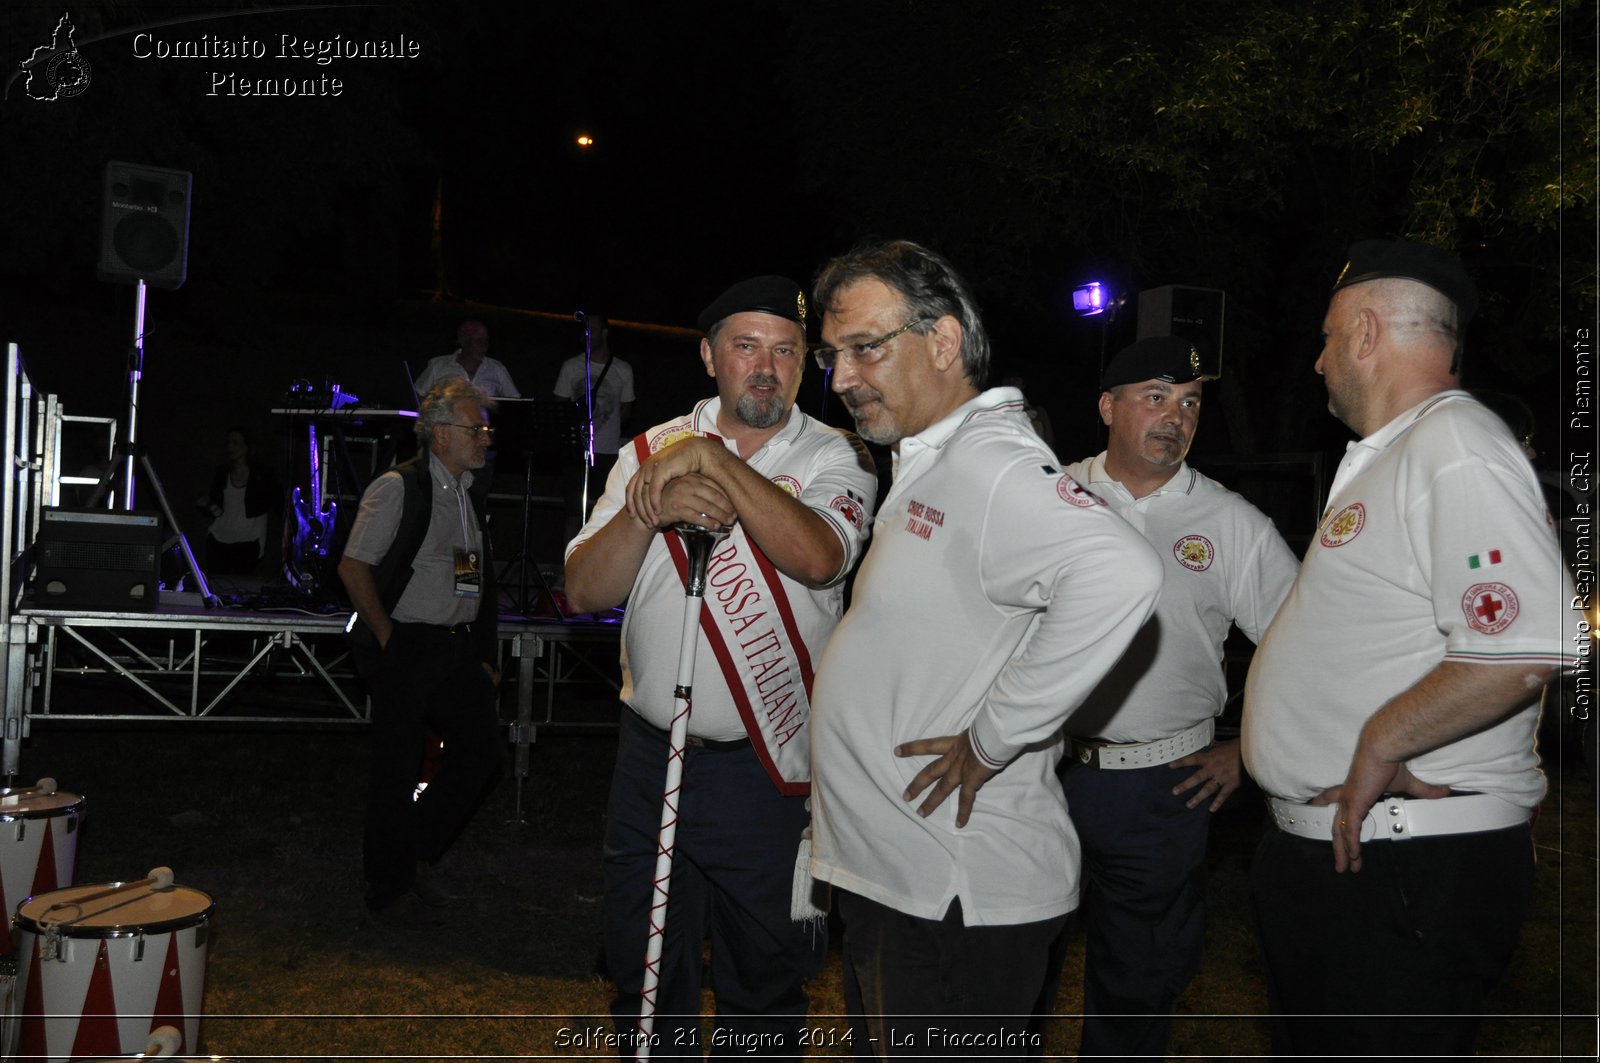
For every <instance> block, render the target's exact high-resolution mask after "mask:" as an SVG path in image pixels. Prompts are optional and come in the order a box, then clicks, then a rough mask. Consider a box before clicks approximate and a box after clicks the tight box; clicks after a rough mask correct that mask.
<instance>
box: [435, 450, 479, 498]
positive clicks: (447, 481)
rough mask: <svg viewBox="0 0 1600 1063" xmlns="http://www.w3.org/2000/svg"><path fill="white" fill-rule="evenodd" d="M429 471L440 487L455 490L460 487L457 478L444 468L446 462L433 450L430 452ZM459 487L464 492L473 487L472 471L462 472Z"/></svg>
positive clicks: (464, 470) (463, 470) (465, 470)
mask: <svg viewBox="0 0 1600 1063" xmlns="http://www.w3.org/2000/svg"><path fill="white" fill-rule="evenodd" d="M428 471H429V472H431V473H433V482H434V483H436V484H438V485H439V486H440V487H446V488H452V489H454V488H455V487H457V486H458V485H457V483H456V480H455V478H454V477H452V476H451V475H450V470H449V469H447V468H445V467H444V462H442V461H440V460H439V455H437V454H435V453H434V452H433V451H432V449H430V450H429V451H428ZM459 486H460V489H461V490H463V491H465V490H466V489H467V488H469V487H471V486H472V470H471V469H462V470H461V482H460V484H459Z"/></svg>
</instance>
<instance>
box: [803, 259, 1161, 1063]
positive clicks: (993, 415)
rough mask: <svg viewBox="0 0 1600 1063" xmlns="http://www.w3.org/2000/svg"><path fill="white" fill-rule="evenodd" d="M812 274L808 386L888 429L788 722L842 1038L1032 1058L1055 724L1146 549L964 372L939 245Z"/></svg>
mask: <svg viewBox="0 0 1600 1063" xmlns="http://www.w3.org/2000/svg"><path fill="white" fill-rule="evenodd" d="M816 293H817V303H818V305H819V306H820V307H821V308H822V313H823V326H822V341H823V343H824V345H825V346H823V347H821V348H819V349H818V350H817V352H816V354H817V357H818V360H819V362H820V363H821V364H822V368H824V369H825V370H828V371H830V372H831V373H832V377H833V381H832V386H833V390H834V391H835V392H836V393H838V394H839V395H840V397H841V398H842V399H843V400H844V402H845V405H846V406H847V407H848V408H849V409H850V412H851V415H852V416H853V417H854V418H855V421H856V430H857V431H858V432H859V433H860V434H861V436H862V437H863V438H865V439H866V440H868V441H869V442H874V443H882V444H884V445H888V446H892V447H893V448H894V483H893V485H892V486H891V487H890V489H889V493H888V495H887V497H886V498H885V499H884V502H883V508H882V510H881V511H880V513H879V515H878V519H877V522H876V523H875V525H874V528H873V544H872V547H871V549H870V550H869V551H868V552H867V557H866V560H865V561H863V562H862V565H861V571H860V573H859V574H858V576H857V579H856V583H855V588H854V591H853V594H852V598H851V605H850V609H849V611H848V612H847V613H846V614H845V617H844V620H843V621H841V622H840V624H839V628H838V630H837V631H835V632H834V636H833V639H832V640H831V641H830V642H829V643H828V648H827V650H826V651H825V652H824V654H823V657H822V662H821V664H820V665H818V669H817V687H816V698H815V702H816V715H815V727H814V733H813V736H812V753H813V756H812V763H813V771H814V773H815V774H814V777H815V781H816V791H815V793H814V796H813V812H814V826H813V829H814V832H815V836H816V837H815V845H814V848H813V860H812V870H813V872H814V873H815V874H816V875H817V877H818V878H821V879H825V880H827V881H828V882H831V883H832V884H833V887H834V891H835V898H836V900H837V907H838V912H839V915H840V917H841V919H842V921H843V923H844V959H845V1004H846V1007H847V1008H848V1009H849V1011H850V1013H851V1016H852V1037H853V1039H854V1050H855V1051H856V1052H857V1053H858V1054H860V1055H861V1056H863V1057H865V1056H868V1055H871V1054H874V1053H889V1054H893V1055H905V1054H910V1055H920V1056H925V1057H926V1056H931V1057H938V1058H953V1057H956V1056H973V1055H979V1056H983V1057H986V1058H993V1057H999V1056H1021V1055H1027V1054H1030V1053H1031V1054H1034V1055H1037V1054H1038V1051H1039V1048H1040V1047H1041V1041H1040V1033H1041V1031H1040V1030H1039V1029H1038V1024H1037V1023H1036V1022H1035V1021H1033V1019H1032V1016H1034V1015H1037V1014H1039V1013H1040V1012H1041V1011H1043V1012H1046V1013H1047V1012H1048V1011H1049V1009H1050V1007H1051V1005H1052V1004H1053V1000H1051V999H1050V998H1049V996H1048V991H1049V989H1050V988H1051V987H1052V986H1053V985H1054V980H1055V973H1056V971H1057V970H1058V968H1059V958H1058V956H1057V954H1056V953H1055V951H1054V949H1053V947H1052V946H1053V944H1054V942H1055V941H1056V939H1057V937H1058V936H1059V934H1060V933H1061V931H1062V929H1063V927H1064V926H1065V923H1066V920H1067V916H1068V914H1069V913H1070V912H1071V911H1072V910H1073V909H1074V908H1076V907H1077V903H1078V881H1077V878H1078V843H1077V837H1076V835H1075V834H1074V833H1073V830H1072V823H1071V821H1070V820H1069V818H1068V816H1067V806H1066V802H1065V801H1064V800H1063V798H1062V795H1061V787H1060V786H1059V785H1058V784H1057V782H1056V780H1055V777H1054V776H1055V769H1056V765H1057V764H1058V763H1059V762H1060V758H1061V742H1060V739H1059V731H1060V727H1061V724H1062V721H1064V720H1065V719H1066V717H1067V714H1068V713H1070V712H1071V711H1072V709H1073V708H1074V707H1076V705H1077V703H1078V702H1079V700H1081V699H1082V697H1083V696H1084V695H1085V694H1086V693H1088V691H1089V690H1090V689H1091V688H1092V687H1093V686H1094V684H1095V683H1096V682H1097V681H1099V679H1100V677H1101V676H1102V675H1104V674H1105V672H1106V669H1108V668H1109V667H1111V665H1112V663H1113V662H1114V661H1115V660H1116V659H1117V657H1118V656H1119V655H1120V654H1121V653H1122V650H1123V647H1125V646H1126V645H1127V643H1128V640H1129V639H1131V638H1132V637H1133V634H1134V632H1135V631H1137V630H1138V628H1139V626H1140V625H1141V624H1143V623H1144V621H1145V618H1146V617H1147V616H1149V613H1150V609H1151V607H1152V606H1153V605H1154V604H1155V599H1156V595H1157V593H1158V590H1159V587H1160V582H1161V569H1160V562H1159V561H1158V560H1157V559H1156V557H1155V556H1154V552H1153V551H1152V550H1151V549H1150V546H1149V544H1148V543H1146V542H1145V541H1144V540H1143V539H1141V538H1140V537H1139V535H1138V533H1136V532H1135V531H1134V530H1133V529H1132V528H1130V527H1129V526H1128V524H1127V522H1126V521H1123V520H1122V519H1120V518H1119V517H1117V516H1116V515H1115V514H1114V513H1112V512H1111V511H1110V510H1109V509H1107V508H1106V506H1105V504H1104V503H1103V502H1101V501H1099V500H1098V499H1096V498H1095V497H1094V496H1093V495H1090V494H1089V493H1088V492H1086V491H1084V490H1083V489H1082V488H1081V487H1079V486H1078V484H1077V483H1076V482H1075V481H1074V480H1073V479H1072V478H1071V477H1070V476H1067V475H1065V474H1064V473H1063V472H1062V471H1061V469H1060V468H1059V467H1058V466H1057V465H1056V463H1055V456H1054V455H1053V454H1051V452H1050V450H1049V448H1048V447H1046V446H1045V445H1044V443H1043V442H1041V441H1040V439H1039V437H1038V435H1036V434H1035V433H1034V430H1033V426H1032V425H1031V424H1030V423H1029V421H1028V419H1027V415H1026V413H1025V412H1024V403H1023V400H1022V393H1021V392H1019V391H1017V390H1016V389H1015V388H993V389H990V390H987V391H985V390H981V389H982V387H983V382H984V379H985V377H986V374H987V370H988V361H989V345H988V339H987V337H986V335H985V332H984V329H983V323H982V320H981V319H980V318H979V316H978V312H977V308H976V306H975V305H974V303H973V300H972V298H971V296H970V295H969V293H968V292H967V289H966V285H965V284H964V282H963V281H962V279H961V277H960V276H959V275H958V274H957V273H956V272H955V270H954V269H953V268H952V267H951V266H950V264H949V263H948V262H946V261H945V260H944V259H943V258H941V257H940V256H938V255H936V254H934V253H933V252H931V251H929V250H927V249H926V248H923V247H920V246H918V245H917V244H913V243H910V242H908V241H903V240H901V241H891V242H888V243H883V244H869V245H864V246H862V247H858V248H857V249H855V250H854V251H852V252H850V253H849V254H847V255H844V256H842V257H840V258H838V259H835V260H834V261H833V262H831V263H830V264H829V265H828V266H827V267H826V268H825V269H824V270H823V272H822V274H821V276H820V277H819V279H818V280H817V285H816ZM952 795H953V796H954V799H953V800H946V798H949V797H952Z"/></svg>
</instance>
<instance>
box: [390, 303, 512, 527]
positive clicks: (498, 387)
mask: <svg viewBox="0 0 1600 1063" xmlns="http://www.w3.org/2000/svg"><path fill="white" fill-rule="evenodd" d="M450 380H465V381H466V382H467V383H469V384H471V385H472V386H473V387H475V388H477V389H478V390H479V391H481V392H483V393H484V394H485V395H486V396H488V397H489V398H490V399H520V398H522V393H521V392H520V391H518V390H517V385H516V384H515V383H514V382H512V380H511V371H510V370H509V369H507V368H506V366H505V363H504V362H502V361H499V360H498V359H495V358H490V357H489V329H488V326H486V325H485V324H484V323H483V322H482V321H478V320H476V319H473V318H468V319H467V320H466V321H463V322H462V323H461V327H460V328H458V329H456V349H455V350H454V351H451V352H450V353H449V354H441V355H440V356H439V357H437V358H432V359H429V361H428V364H427V365H426V366H425V367H424V368H423V370H422V375H421V376H419V377H417V381H416V392H417V401H418V402H419V403H420V402H421V401H422V397H423V396H424V395H426V394H427V393H428V392H429V391H431V390H432V389H434V388H436V387H438V386H439V385H440V384H443V383H445V382H447V381H450ZM497 456H498V455H497V454H496V453H495V450H494V448H493V447H490V448H489V451H488V453H487V454H485V455H484V459H483V466H482V468H480V469H479V470H478V476H477V480H476V481H475V486H474V487H473V488H472V501H473V503H474V504H475V505H476V506H477V507H478V512H480V513H487V512H488V509H489V488H490V485H491V484H492V483H493V482H494V466H495V458H496V457H497Z"/></svg>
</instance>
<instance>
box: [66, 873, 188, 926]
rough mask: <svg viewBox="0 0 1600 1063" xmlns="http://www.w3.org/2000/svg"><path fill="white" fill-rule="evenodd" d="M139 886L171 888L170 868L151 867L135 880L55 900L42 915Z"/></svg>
mask: <svg viewBox="0 0 1600 1063" xmlns="http://www.w3.org/2000/svg"><path fill="white" fill-rule="evenodd" d="M141 886H149V887H150V889H151V890H152V891H154V890H165V889H171V888H172V868H170V867H157V868H152V869H151V870H150V874H149V875H147V876H146V877H144V878H141V879H139V880H137V881H135V882H124V883H122V884H121V885H120V886H112V887H110V888H109V889H103V890H100V891H99V892H98V893H86V894H84V895H83V896H82V897H75V898H73V899H72V900H70V901H57V902H56V903H55V904H52V905H51V906H50V907H48V908H46V909H45V910H44V915H49V914H50V913H51V912H53V911H55V910H56V909H57V908H71V907H73V906H75V905H77V906H81V905H82V904H83V903H84V902H85V901H98V900H100V899H101V898H104V897H110V896H113V895H115V894H118V893H126V892H128V891H129V890H136V889H138V888H139V887H141ZM41 918H42V917H41Z"/></svg>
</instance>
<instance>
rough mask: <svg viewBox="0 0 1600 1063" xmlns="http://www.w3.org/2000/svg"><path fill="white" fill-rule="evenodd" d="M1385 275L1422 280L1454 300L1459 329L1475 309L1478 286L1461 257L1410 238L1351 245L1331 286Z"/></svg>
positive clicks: (1464, 328) (1334, 288)
mask: <svg viewBox="0 0 1600 1063" xmlns="http://www.w3.org/2000/svg"><path fill="white" fill-rule="evenodd" d="M1385 277H1400V278H1403V279H1405V280H1413V281H1417V282H1419V283H1421V284H1426V285H1427V286H1428V287H1430V288H1432V289H1433V290H1435V291H1437V292H1439V293H1440V294H1442V295H1443V296H1444V297H1445V298H1446V299H1449V300H1450V301H1451V302H1452V303H1455V304H1456V309H1457V310H1458V311H1460V314H1461V319H1460V321H1459V323H1458V329H1459V331H1461V332H1465V331H1466V328H1467V323H1468V322H1470V321H1471V320H1472V318H1473V315H1474V314H1476V313H1477V312H1478V286H1477V285H1475V284H1473V283H1472V278H1471V277H1469V276H1468V275H1467V269H1466V267H1465V266H1463V265H1462V264H1461V260H1460V259H1458V258H1456V256H1455V255H1453V254H1451V253H1450V252H1448V251H1446V250H1444V249H1442V248H1438V247H1434V246H1433V245H1432V244H1419V243H1417V242H1416V241H1414V240H1362V241H1361V242H1360V243H1357V244H1355V245H1353V246H1352V247H1351V248H1350V260H1349V261H1348V262H1346V263H1345V267H1344V270H1343V271H1342V272H1340V274H1339V279H1338V280H1336V281H1334V282H1333V290H1334V291H1338V290H1339V289H1341V288H1348V287H1350V286H1351V285H1352V284H1361V283H1364V282H1366V281H1375V280H1382V279H1383V278H1385Z"/></svg>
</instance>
